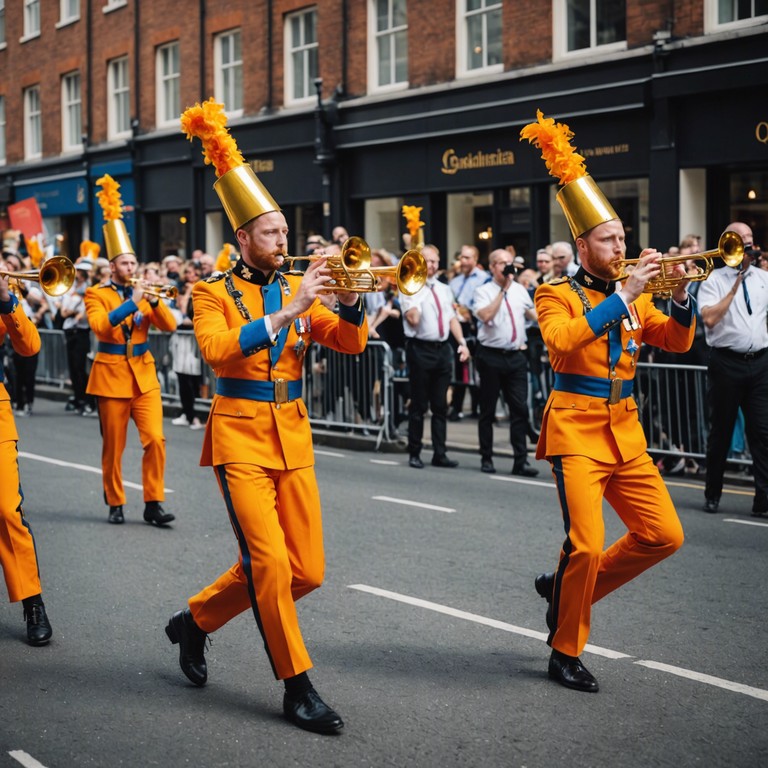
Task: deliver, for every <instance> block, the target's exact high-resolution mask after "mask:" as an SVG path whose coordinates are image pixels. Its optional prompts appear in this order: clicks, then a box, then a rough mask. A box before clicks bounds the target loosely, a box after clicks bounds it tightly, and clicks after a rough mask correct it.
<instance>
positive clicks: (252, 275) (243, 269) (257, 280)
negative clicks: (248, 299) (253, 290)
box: [232, 256, 275, 285]
mask: <svg viewBox="0 0 768 768" xmlns="http://www.w3.org/2000/svg"><path fill="white" fill-rule="evenodd" d="M232 271H233V272H234V273H235V274H236V275H237V276H238V277H239V278H240V279H241V280H245V282H246V283H253V284H254V285H267V283H271V282H272V281H273V280H274V279H275V273H274V272H270V273H269V275H265V274H264V273H263V272H262V271H261V270H260V269H254V268H253V267H249V266H248V265H247V264H246V263H245V262H244V261H243V257H242V256H241V257H240V258H239V259H238V260H237V263H236V264H235V266H234V267H232Z"/></svg>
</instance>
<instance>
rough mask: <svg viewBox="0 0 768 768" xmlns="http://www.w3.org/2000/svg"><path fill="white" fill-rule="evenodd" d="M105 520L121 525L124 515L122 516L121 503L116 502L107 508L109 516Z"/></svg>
mask: <svg viewBox="0 0 768 768" xmlns="http://www.w3.org/2000/svg"><path fill="white" fill-rule="evenodd" d="M107 522H110V523H113V524H114V525H121V524H122V523H124V522H125V517H123V505H122V504H118V505H117V506H116V507H110V508H109V517H108V518H107Z"/></svg>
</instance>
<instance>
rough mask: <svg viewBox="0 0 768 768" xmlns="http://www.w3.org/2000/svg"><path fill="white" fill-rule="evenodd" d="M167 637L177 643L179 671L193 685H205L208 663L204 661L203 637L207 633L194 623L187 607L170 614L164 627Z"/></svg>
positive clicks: (204, 637) (205, 636)
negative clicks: (169, 618)
mask: <svg viewBox="0 0 768 768" xmlns="http://www.w3.org/2000/svg"><path fill="white" fill-rule="evenodd" d="M165 634H166V635H168V639H169V640H170V641H171V642H172V643H173V644H174V645H176V644H177V643H178V645H179V666H181V671H182V672H183V673H184V674H185V675H186V676H187V677H188V678H189V680H190V681H191V682H193V683H194V684H195V685H205V683H206V681H207V680H208V665H207V664H206V663H205V639H206V638H207V637H208V635H206V634H205V632H203V630H202V629H200V627H198V626H197V624H195V620H194V619H193V618H192V613H191V612H190V610H189V608H186V609H185V610H183V611H177V612H176V613H174V614H173V616H171V620H170V621H169V622H168V626H167V627H166V628H165Z"/></svg>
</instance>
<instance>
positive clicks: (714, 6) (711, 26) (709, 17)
mask: <svg viewBox="0 0 768 768" xmlns="http://www.w3.org/2000/svg"><path fill="white" fill-rule="evenodd" d="M734 2H735V0H734ZM719 11H720V9H719V0H704V32H705V34H711V33H713V32H726V31H729V30H733V29H744V28H745V27H754V26H755V23H756V22H757V23H759V22H763V23H765V22H766V21H768V14H761V15H759V16H755V15H754V12H755V0H752V14H753V15H752V16H750V18H748V19H739V20H736V21H726V22H722V23H721V22H720V21H719V19H718V16H719Z"/></svg>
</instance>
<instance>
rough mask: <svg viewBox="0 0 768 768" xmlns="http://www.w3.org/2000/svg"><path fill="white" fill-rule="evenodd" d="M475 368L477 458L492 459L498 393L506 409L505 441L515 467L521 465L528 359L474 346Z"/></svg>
mask: <svg viewBox="0 0 768 768" xmlns="http://www.w3.org/2000/svg"><path fill="white" fill-rule="evenodd" d="M475 365H476V366H477V372H478V373H479V374H480V419H479V420H478V422H477V432H478V438H479V441H480V456H481V458H483V459H488V460H490V459H491V458H492V457H493V419H494V416H495V414H496V403H497V401H498V399H499V393H501V395H502V397H503V398H504V402H505V403H506V404H507V407H508V408H509V442H510V443H511V445H512V450H513V452H514V454H515V466H516V467H519V466H521V465H522V464H525V462H526V459H527V455H528V454H527V450H528V444H527V443H526V437H527V434H528V360H527V359H526V355H525V352H523V351H519V350H509V351H505V350H501V349H494V348H492V347H484V346H482V345H481V344H478V345H477V351H476V353H475Z"/></svg>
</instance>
